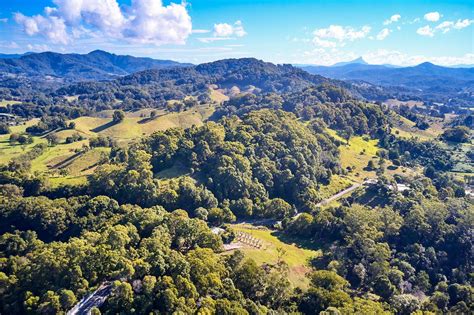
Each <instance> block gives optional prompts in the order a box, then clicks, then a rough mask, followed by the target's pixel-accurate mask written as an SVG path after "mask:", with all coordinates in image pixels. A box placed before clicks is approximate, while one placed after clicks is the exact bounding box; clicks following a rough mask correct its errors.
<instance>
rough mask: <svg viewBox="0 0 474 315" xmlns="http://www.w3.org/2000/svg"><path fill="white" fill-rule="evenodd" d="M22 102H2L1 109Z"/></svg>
mask: <svg viewBox="0 0 474 315" xmlns="http://www.w3.org/2000/svg"><path fill="white" fill-rule="evenodd" d="M20 103H21V102H18V101H7V100H1V101H0V107H7V105H15V104H20Z"/></svg>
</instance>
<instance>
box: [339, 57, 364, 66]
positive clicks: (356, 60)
mask: <svg viewBox="0 0 474 315" xmlns="http://www.w3.org/2000/svg"><path fill="white" fill-rule="evenodd" d="M352 64H358V65H368V63H367V62H366V61H365V60H364V58H362V57H359V58H357V59H354V60H351V61H345V62H338V63H335V64H333V65H332V66H331V67H341V66H346V65H352Z"/></svg>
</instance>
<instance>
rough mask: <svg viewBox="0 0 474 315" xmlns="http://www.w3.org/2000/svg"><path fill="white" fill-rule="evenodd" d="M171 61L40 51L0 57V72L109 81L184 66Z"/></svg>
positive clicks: (103, 53)
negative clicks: (151, 70) (133, 74)
mask: <svg viewBox="0 0 474 315" xmlns="http://www.w3.org/2000/svg"><path fill="white" fill-rule="evenodd" d="M188 65H189V64H182V63H178V62H175V61H171V60H156V59H151V58H138V57H132V56H121V55H115V54H111V53H108V52H105V51H101V50H96V51H92V52H90V53H88V54H84V55H81V54H60V53H54V52H44V53H36V54H25V55H22V56H19V57H18V56H16V55H13V56H11V57H10V58H0V72H2V73H3V74H15V75H22V76H29V77H31V76H32V77H48V76H51V77H56V78H60V79H63V80H65V81H84V80H110V79H113V78H116V77H118V76H125V75H128V74H131V73H134V72H137V71H143V70H147V69H163V68H169V67H181V66H188Z"/></svg>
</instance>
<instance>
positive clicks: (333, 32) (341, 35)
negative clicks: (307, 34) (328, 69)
mask: <svg viewBox="0 0 474 315" xmlns="http://www.w3.org/2000/svg"><path fill="white" fill-rule="evenodd" d="M370 30H371V28H370V26H367V25H366V26H363V27H361V28H360V29H356V28H353V27H351V26H341V25H330V26H329V27H327V28H320V29H316V30H314V32H313V35H314V37H313V43H314V44H315V45H316V46H319V47H325V48H329V47H336V46H344V45H345V42H346V41H351V42H352V41H355V40H358V39H362V38H365V37H366V36H367V35H368V34H369V33H370Z"/></svg>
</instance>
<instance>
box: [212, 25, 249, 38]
mask: <svg viewBox="0 0 474 315" xmlns="http://www.w3.org/2000/svg"><path fill="white" fill-rule="evenodd" d="M245 35H247V32H245V30H244V26H243V25H242V22H241V21H236V22H235V23H234V24H233V25H231V24H228V23H218V24H214V36H216V37H230V36H236V37H244V36H245Z"/></svg>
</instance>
